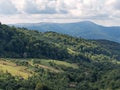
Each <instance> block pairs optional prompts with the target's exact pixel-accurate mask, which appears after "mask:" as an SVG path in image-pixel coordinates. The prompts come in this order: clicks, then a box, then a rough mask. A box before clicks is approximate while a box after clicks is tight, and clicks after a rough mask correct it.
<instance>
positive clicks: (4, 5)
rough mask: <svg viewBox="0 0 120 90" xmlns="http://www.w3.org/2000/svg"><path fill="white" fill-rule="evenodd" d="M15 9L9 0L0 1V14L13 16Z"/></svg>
mask: <svg viewBox="0 0 120 90" xmlns="http://www.w3.org/2000/svg"><path fill="white" fill-rule="evenodd" d="M15 13H18V12H17V9H16V8H15V6H14V5H13V3H12V2H11V1H10V0H0V14H6V15H9V14H15Z"/></svg>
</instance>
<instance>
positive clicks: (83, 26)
mask: <svg viewBox="0 0 120 90" xmlns="http://www.w3.org/2000/svg"><path fill="white" fill-rule="evenodd" d="M14 26H16V27H25V28H28V29H31V30H38V31H41V32H46V31H54V32H58V33H62V34H68V35H72V36H75V37H82V38H86V39H106V40H110V41H115V42H119V43H120V27H117V26H116V27H115V26H114V27H105V26H101V25H97V24H95V23H93V22H90V21H83V22H77V23H28V24H27V23H26V24H14Z"/></svg>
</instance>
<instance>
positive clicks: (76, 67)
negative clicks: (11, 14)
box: [0, 25, 120, 90]
mask: <svg viewBox="0 0 120 90" xmlns="http://www.w3.org/2000/svg"><path fill="white" fill-rule="evenodd" d="M119 46H120V44H118V43H114V42H110V41H106V40H97V41H94V40H86V39H82V38H75V37H72V36H68V35H64V34H59V33H55V32H45V33H41V32H38V31H32V30H27V29H25V28H15V27H9V26H6V25H0V58H1V59H0V89H1V90H119V89H120V58H119V56H120V47H119Z"/></svg>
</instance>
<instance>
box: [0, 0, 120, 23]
mask: <svg viewBox="0 0 120 90" xmlns="http://www.w3.org/2000/svg"><path fill="white" fill-rule="evenodd" d="M18 12H19V13H18ZM0 14H14V15H12V16H10V18H11V17H16V19H15V20H17V17H18V18H19V20H18V21H22V19H23V18H24V17H25V18H26V21H28V22H29V20H31V21H34V22H35V21H37V22H39V21H47V20H48V21H52V20H53V21H59V20H60V21H63V22H66V21H68V22H69V21H75V20H76V21H78V20H93V21H99V22H105V21H108V22H109V21H111V20H112V21H113V20H114V22H115V21H116V20H119V19H120V0H0ZM43 14H44V15H43ZM25 18H24V19H25ZM28 19H29V20H28ZM50 19H51V20H50ZM38 20H39V21H38Z"/></svg>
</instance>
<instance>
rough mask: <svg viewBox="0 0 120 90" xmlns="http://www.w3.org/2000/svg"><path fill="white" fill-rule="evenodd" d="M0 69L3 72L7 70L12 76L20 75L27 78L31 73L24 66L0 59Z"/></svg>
mask: <svg viewBox="0 0 120 90" xmlns="http://www.w3.org/2000/svg"><path fill="white" fill-rule="evenodd" d="M0 70H2V71H3V72H6V71H7V72H9V73H11V74H12V75H13V76H21V77H23V78H24V79H27V78H28V77H29V76H31V75H32V72H30V71H29V70H28V68H27V67H25V66H17V65H16V64H15V63H13V62H10V61H3V60H1V59H0Z"/></svg>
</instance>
